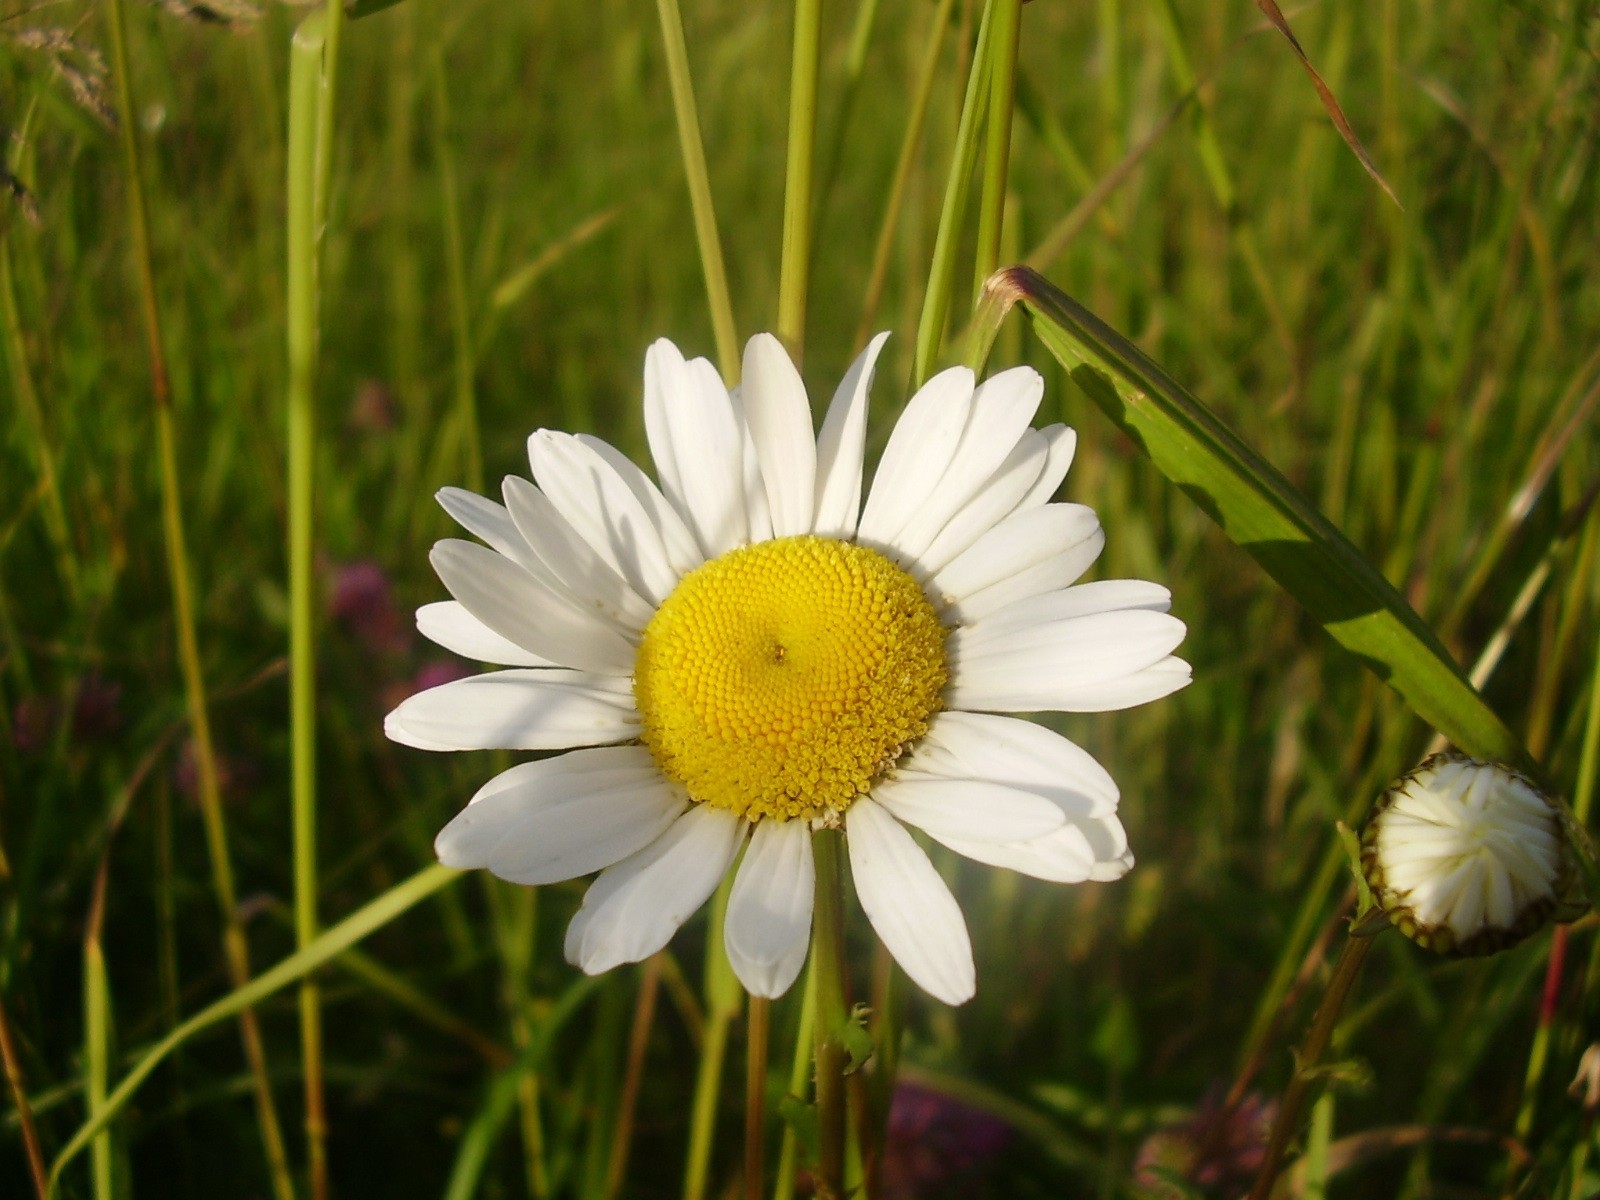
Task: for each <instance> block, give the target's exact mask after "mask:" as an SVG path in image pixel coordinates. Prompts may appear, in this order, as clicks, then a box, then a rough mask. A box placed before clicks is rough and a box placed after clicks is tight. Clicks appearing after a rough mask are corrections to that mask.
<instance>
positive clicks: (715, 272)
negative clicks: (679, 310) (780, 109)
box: [656, 0, 739, 385]
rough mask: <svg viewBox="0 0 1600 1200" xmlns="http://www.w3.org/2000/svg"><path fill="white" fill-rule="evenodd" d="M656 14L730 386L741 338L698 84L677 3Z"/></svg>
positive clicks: (659, 5) (661, 4)
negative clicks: (713, 197) (697, 103)
mask: <svg viewBox="0 0 1600 1200" xmlns="http://www.w3.org/2000/svg"><path fill="white" fill-rule="evenodd" d="M656 11H657V13H658V14H659V15H660V18H661V41H662V45H663V47H664V49H665V50H666V55H667V77H668V79H669V80H670V81H671V85H672V111H673V114H674V115H675V116H676V117H677V122H678V151H679V153H680V155H681V156H682V158H683V173H684V177H685V179H686V180H687V181H688V184H689V206H690V208H691V209H692V210H693V211H694V233H695V239H696V241H697V242H698V243H699V245H700V266H701V269H702V271H703V272H704V273H705V277H706V302H707V304H708V305H709V306H710V308H711V331H712V335H713V336H714V337H715V338H716V342H717V366H718V368H719V369H720V370H721V372H722V378H723V379H725V380H726V381H727V382H728V383H729V384H730V385H731V384H734V383H736V382H738V379H739V338H738V334H737V333H736V332H735V330H736V326H735V325H734V323H733V304H732V302H731V301H730V300H729V299H728V274H727V270H726V268H725V267H724V266H723V263H722V239H721V237H720V236H719V235H718V233H717V213H716V209H715V207H714V206H713V205H712V202H711V177H710V175H709V173H708V172H707V171H706V148H705V146H704V144H703V143H702V142H701V140H700V116H699V113H698V111H697V109H696V107H695V100H694V82H693V80H692V78H691V77H690V74H689V47H688V45H687V44H686V43H685V42H684V37H683V14H682V12H680V11H679V8H678V0H656Z"/></svg>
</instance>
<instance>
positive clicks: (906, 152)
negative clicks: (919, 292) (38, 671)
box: [855, 0, 955, 353]
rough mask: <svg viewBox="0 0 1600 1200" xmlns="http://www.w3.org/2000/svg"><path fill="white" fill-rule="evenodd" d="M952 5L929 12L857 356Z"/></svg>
mask: <svg viewBox="0 0 1600 1200" xmlns="http://www.w3.org/2000/svg"><path fill="white" fill-rule="evenodd" d="M954 4H955V0H939V4H938V7H936V8H935V9H934V11H933V26H932V29H931V30H930V31H929V34H928V44H927V47H926V49H924V50H923V52H922V62H921V63H920V64H919V65H918V67H917V79H916V82H915V84H913V85H912V89H911V111H910V113H909V114H908V115H907V117H906V131H905V135H904V136H903V137H902V139H901V141H900V156H899V158H898V159H896V160H895V164H894V177H893V180H892V181H891V182H890V184H889V197H888V199H887V200H885V201H884V205H883V220H882V222H881V223H880V224H879V226H878V241H877V244H876V245H875V246H874V247H873V251H872V271H871V274H870V275H869V276H868V278H867V291H866V296H865V297H864V298H863V300H862V301H861V323H860V324H859V325H857V326H856V341H855V350H856V352H857V353H860V351H861V349H862V347H864V346H865V345H866V344H867V339H868V338H870V337H871V336H872V329H873V324H874V322H875V319H876V316H877V312H878V305H879V304H880V303H881V302H882V300H883V289H884V285H885V284H886V283H887V282H888V279H889V258H890V255H891V254H893V252H894V242H895V234H896V233H897V232H898V231H899V228H900V221H901V218H902V216H903V215H904V213H905V208H906V196H907V192H908V189H909V185H910V183H911V170H912V168H913V167H914V166H915V165H916V161H917V147H918V146H919V145H920V144H921V143H922V133H923V130H924V129H925V128H926V126H927V123H928V102H929V101H930V100H931V99H932V98H933V81H934V79H935V77H936V76H937V74H938V70H939V56H940V55H939V52H940V51H941V50H942V49H943V48H944V32H945V30H946V29H947V28H949V26H950V10H951V8H952V7H953V6H954Z"/></svg>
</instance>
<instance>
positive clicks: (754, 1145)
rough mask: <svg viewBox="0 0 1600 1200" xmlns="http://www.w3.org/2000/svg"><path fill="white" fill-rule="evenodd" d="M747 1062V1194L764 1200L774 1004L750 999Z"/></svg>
mask: <svg viewBox="0 0 1600 1200" xmlns="http://www.w3.org/2000/svg"><path fill="white" fill-rule="evenodd" d="M749 1013H750V1019H749V1022H748V1024H747V1026H746V1030H745V1059H744V1194H745V1200H761V1194H762V1185H763V1184H764V1183H765V1182H766V1173H767V1161H766V1159H767V1037H768V1033H769V1031H770V1028H771V1021H772V1001H770V1000H768V999H767V998H766V997H765V996H751V997H750V1008H749Z"/></svg>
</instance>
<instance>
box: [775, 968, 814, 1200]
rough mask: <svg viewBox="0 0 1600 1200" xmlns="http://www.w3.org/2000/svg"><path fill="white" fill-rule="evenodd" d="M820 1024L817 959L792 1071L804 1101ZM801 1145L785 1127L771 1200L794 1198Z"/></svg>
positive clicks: (796, 1093)
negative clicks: (813, 1042) (813, 1038)
mask: <svg viewBox="0 0 1600 1200" xmlns="http://www.w3.org/2000/svg"><path fill="white" fill-rule="evenodd" d="M816 1023H817V960H816V958H815V957H813V958H812V959H811V961H810V962H809V963H808V964H807V966H806V982H805V990H804V994H803V995H802V996H801V1000H800V1018H799V1020H798V1021H796V1022H795V1031H794V1061H793V1064H792V1065H791V1066H790V1068H789V1095H791V1096H793V1097H795V1098H796V1099H801V1098H803V1097H804V1096H805V1094H806V1076H807V1074H808V1073H809V1072H810V1069H811V1049H812V1047H811V1031H812V1029H813V1028H815V1026H816ZM799 1153H800V1144H799V1142H798V1141H797V1140H796V1139H795V1136H794V1126H793V1125H791V1124H789V1123H788V1122H785V1123H784V1126H783V1144H782V1148H781V1149H780V1150H779V1152H778V1178H777V1180H776V1182H774V1184H773V1186H772V1200H792V1198H793V1196H794V1183H795V1179H794V1176H795V1164H796V1162H797V1161H798V1159H799Z"/></svg>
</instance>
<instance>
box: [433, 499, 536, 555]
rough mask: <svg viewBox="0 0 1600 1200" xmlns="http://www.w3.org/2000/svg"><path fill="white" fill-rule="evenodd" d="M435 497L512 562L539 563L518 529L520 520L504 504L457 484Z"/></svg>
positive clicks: (468, 530) (473, 533)
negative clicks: (507, 510)
mask: <svg viewBox="0 0 1600 1200" xmlns="http://www.w3.org/2000/svg"><path fill="white" fill-rule="evenodd" d="M434 498H435V499H436V500H438V501H439V507H440V508H442V509H444V510H445V512H447V513H449V514H450V515H451V516H452V517H454V518H455V520H456V523H457V524H459V525H460V526H461V527H462V528H463V529H465V530H466V531H467V532H468V533H470V534H472V535H473V536H474V537H477V538H482V539H483V540H484V541H485V542H487V543H488V544H489V545H490V546H492V547H493V548H494V549H496V550H498V551H500V553H501V554H504V555H505V556H506V557H507V558H509V559H510V560H511V561H512V562H515V563H518V564H520V565H522V566H525V567H526V566H529V565H530V564H534V563H535V562H536V560H535V558H534V555H533V552H532V551H531V550H530V549H529V548H528V543H527V542H525V541H523V539H522V535H521V534H520V533H518V532H517V526H516V522H514V521H513V520H512V519H511V514H510V513H508V512H506V510H505V508H504V507H503V506H502V505H500V504H498V503H497V502H495V501H493V500H490V499H489V498H488V497H487V496H480V495H478V493H477V492H469V491H467V490H466V489H465V488H456V487H447V488H440V489H439V491H438V492H437V493H436V494H435V497H434ZM535 569H537V568H536V567H535Z"/></svg>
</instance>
